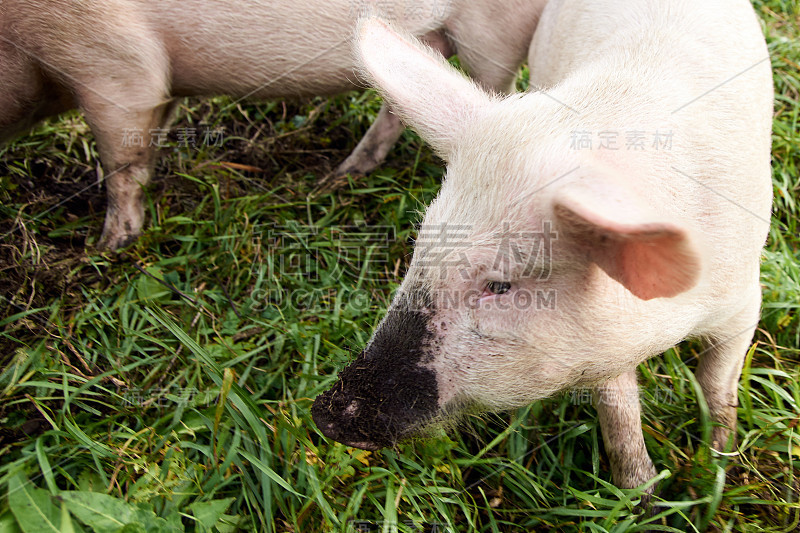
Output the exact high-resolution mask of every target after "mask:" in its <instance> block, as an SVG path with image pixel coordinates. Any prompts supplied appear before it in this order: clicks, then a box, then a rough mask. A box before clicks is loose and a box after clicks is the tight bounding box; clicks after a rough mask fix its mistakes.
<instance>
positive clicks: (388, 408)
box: [311, 291, 439, 450]
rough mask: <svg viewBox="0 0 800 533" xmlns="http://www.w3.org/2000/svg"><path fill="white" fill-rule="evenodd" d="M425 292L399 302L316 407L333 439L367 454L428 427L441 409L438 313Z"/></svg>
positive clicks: (317, 420)
mask: <svg viewBox="0 0 800 533" xmlns="http://www.w3.org/2000/svg"><path fill="white" fill-rule="evenodd" d="M434 313H435V312H434V310H433V309H432V308H431V304H430V299H429V297H428V296H427V294H426V293H425V292H424V291H415V292H414V294H413V295H410V296H409V297H407V298H405V297H401V298H397V299H396V300H395V303H394V305H393V306H392V308H391V309H390V310H389V312H388V313H387V315H386V317H385V318H384V320H383V321H382V323H381V325H380V326H379V327H378V329H377V331H376V332H375V335H374V336H373V338H372V341H371V342H370V343H369V345H368V346H367V347H366V348H365V349H364V351H363V352H362V353H361V354H360V355H359V356H358V358H357V359H356V360H355V361H353V362H352V363H351V364H350V365H349V366H348V367H346V368H345V369H344V370H342V371H341V372H340V373H339V379H338V380H337V381H336V383H335V384H334V386H333V387H332V388H331V389H330V390H328V391H327V392H325V393H324V394H322V395H320V396H318V397H317V399H316V400H315V401H314V405H313V407H312V409H311V413H312V416H313V418H314V422H315V423H316V424H317V427H318V428H319V429H320V430H321V431H322V432H323V433H324V434H325V435H326V436H327V437H329V438H331V439H334V440H337V441H339V442H342V443H344V444H347V445H348V446H354V447H357V448H363V449H366V450H377V449H380V448H384V447H387V446H391V445H393V444H394V443H396V442H397V441H398V440H400V439H401V438H403V437H405V436H407V435H408V434H410V433H413V432H414V430H415V428H418V427H420V426H424V425H426V422H427V421H429V420H430V419H432V418H433V417H434V416H435V415H436V413H437V411H438V405H439V394H438V387H437V380H436V375H435V372H434V371H433V370H432V369H431V368H430V367H428V366H426V364H427V363H429V362H430V361H431V359H432V358H433V351H434V350H435V345H436V336H435V330H434V329H433V328H432V327H431V317H432V316H433V315H434Z"/></svg>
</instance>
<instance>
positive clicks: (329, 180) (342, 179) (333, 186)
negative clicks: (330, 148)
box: [313, 167, 365, 195]
mask: <svg viewBox="0 0 800 533" xmlns="http://www.w3.org/2000/svg"><path fill="white" fill-rule="evenodd" d="M364 175H365V174H364V173H363V172H360V171H358V170H356V169H355V168H351V167H348V168H346V169H342V168H341V167H339V168H337V169H336V170H334V171H333V172H329V173H328V174H327V175H325V176H324V177H323V178H322V179H321V180H319V183H317V186H316V187H314V191H313V194H314V195H322V194H327V193H331V192H335V191H337V190H338V189H341V188H342V187H344V186H345V185H346V184H347V176H350V177H351V178H354V179H358V178H363V177H364Z"/></svg>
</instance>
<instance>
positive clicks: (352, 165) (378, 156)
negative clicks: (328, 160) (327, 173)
mask: <svg viewBox="0 0 800 533" xmlns="http://www.w3.org/2000/svg"><path fill="white" fill-rule="evenodd" d="M404 129H405V126H403V123H402V122H400V119H399V118H397V115H394V114H392V112H391V111H390V110H389V106H388V105H386V103H385V102H384V104H383V105H382V106H381V110H380V111H379V112H378V116H377V117H375V122H373V123H372V126H370V127H369V129H368V130H367V133H366V134H365V135H364V138H362V139H361V142H359V143H358V146H356V148H355V150H353V153H352V154H350V155H349V156H347V159H345V160H344V161H342V163H341V164H340V165H339V166H338V167H337V168H336V170H335V171H334V173H333V175H332V178H333V179H335V178H339V177H342V176H344V175H345V174H351V175H354V176H363V175H365V174H369V173H370V172H372V170H374V169H375V167H377V166H378V165H380V164H381V163H382V162H383V160H384V159H386V155H387V154H388V153H389V150H391V149H392V146H394V143H396V142H397V139H399V138H400V135H401V134H402V133H403V130H404Z"/></svg>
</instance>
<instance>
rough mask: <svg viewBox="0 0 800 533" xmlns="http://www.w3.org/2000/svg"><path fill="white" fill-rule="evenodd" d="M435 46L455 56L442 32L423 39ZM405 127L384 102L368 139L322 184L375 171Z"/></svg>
mask: <svg viewBox="0 0 800 533" xmlns="http://www.w3.org/2000/svg"><path fill="white" fill-rule="evenodd" d="M421 40H422V41H423V42H424V43H426V44H428V45H429V46H430V47H431V48H433V49H435V50H438V51H439V52H440V53H441V54H442V55H443V56H444V57H450V56H452V55H453V48H452V46H450V43H449V42H448V40H447V38H446V37H445V36H444V35H443V33H442V32H438V31H437V32H430V33H428V34H427V35H425V36H424V37H423V38H422V39H421ZM404 129H405V126H404V125H403V123H402V122H400V119H399V118H397V115H395V114H393V113H392V112H391V110H390V109H389V106H388V105H386V103H385V102H384V104H383V105H382V106H381V110H380V111H379V112H378V116H377V117H376V118H375V122H373V123H372V126H370V128H369V129H368V130H367V133H366V134H365V135H364V138H363V139H361V141H360V142H359V143H358V146H356V147H355V149H354V150H353V153H352V154H350V155H349V156H348V157H347V159H345V160H344V161H343V162H342V163H341V164H340V165H339V166H338V167H337V168H336V170H335V171H334V172H333V174H332V175H330V176H328V177H326V178H325V179H324V180H323V182H321V183H320V187H323V186H324V185H325V184H327V183H330V182H331V181H332V180H336V179H337V178H341V177H342V176H344V175H345V174H351V175H355V176H363V175H365V174H369V173H370V172H372V171H373V170H374V169H375V167H377V166H378V165H380V164H381V163H383V161H384V159H386V156H387V154H388V153H389V150H391V149H392V146H394V144H395V143H396V142H397V139H399V138H400V135H402V133H403V130H404Z"/></svg>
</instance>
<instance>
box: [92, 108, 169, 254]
mask: <svg viewBox="0 0 800 533" xmlns="http://www.w3.org/2000/svg"><path fill="white" fill-rule="evenodd" d="M173 108H174V105H173V104H172V103H171V101H170V100H165V99H163V96H162V101H161V102H160V103H157V104H155V105H154V106H153V107H151V108H149V109H144V110H141V111H138V112H137V111H130V112H126V111H122V110H120V109H118V108H109V107H108V106H107V105H103V104H100V105H99V109H98V108H96V107H94V106H93V105H85V106H84V110H85V113H86V121H87V122H88V123H89V125H90V126H91V128H92V131H93V132H94V134H95V137H96V139H97V147H98V150H99V152H100V159H101V160H102V162H103V167H104V170H105V172H106V176H107V177H106V180H105V182H106V192H107V195H108V207H107V208H106V220H105V224H104V225H103V234H102V236H101V237H100V241H99V242H98V247H99V248H105V249H109V250H117V249H119V248H123V247H125V246H127V245H129V244H130V243H131V242H133V241H134V240H136V238H137V237H138V236H139V234H140V233H141V231H142V225H143V224H144V205H143V199H144V191H143V187H144V186H145V185H146V184H147V182H148V181H150V176H151V175H152V172H153V167H154V164H155V153H156V152H155V147H153V146H150V140H151V133H150V132H151V130H154V129H157V128H161V127H163V126H165V125H166V123H167V121H168V119H169V116H170V114H171V111H172V109H173ZM137 134H138V135H139V136H141V137H137Z"/></svg>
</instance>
